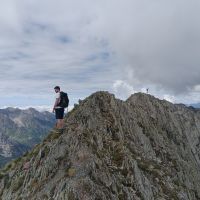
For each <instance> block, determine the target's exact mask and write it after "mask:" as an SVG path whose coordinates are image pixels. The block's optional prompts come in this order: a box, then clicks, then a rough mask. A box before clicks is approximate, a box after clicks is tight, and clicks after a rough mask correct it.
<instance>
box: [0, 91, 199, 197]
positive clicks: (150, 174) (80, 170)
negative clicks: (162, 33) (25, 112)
mask: <svg viewBox="0 0 200 200" xmlns="http://www.w3.org/2000/svg"><path fill="white" fill-rule="evenodd" d="M199 130H200V112H199V111H198V110H194V109H189V108H187V107H185V106H183V105H173V104H171V103H169V102H167V101H164V100H163V101H161V100H159V99H156V98H154V97H153V96H150V95H146V94H142V93H138V94H134V95H132V96H131V97H130V98H129V99H127V100H126V101H121V100H118V99H115V97H114V95H111V94H109V93H107V92H97V93H95V94H93V95H91V96H90V97H88V98H86V99H85V100H83V101H81V102H80V104H79V105H78V106H76V107H75V108H74V109H73V110H72V111H71V112H70V113H69V114H68V115H67V117H66V118H65V129H64V131H63V133H62V134H60V133H59V132H58V131H56V130H52V131H51V132H50V134H49V136H48V137H47V138H46V139H45V140H44V141H43V143H41V144H39V145H37V146H36V147H35V148H34V149H33V150H32V151H31V152H29V153H28V154H27V155H24V156H23V157H22V158H21V159H18V160H16V161H15V162H13V163H10V164H9V165H8V166H7V167H6V168H5V169H4V170H3V171H1V180H0V196H1V199H2V200H22V199H23V200H29V199H30V200H40V199H44V200H45V199H52V200H54V199H55V200H64V199H68V200H76V199H81V200H90V199H91V200H93V199H99V200H109V199H112V200H140V199H144V200H153V199H156V200H165V199H169V200H173V199H174V200H177V199H180V200H197V199H200V147H199V146H200V131H199ZM25 164H26V168H25V167H24V165H25Z"/></svg>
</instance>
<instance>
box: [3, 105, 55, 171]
mask: <svg viewBox="0 0 200 200" xmlns="http://www.w3.org/2000/svg"><path fill="white" fill-rule="evenodd" d="M54 124H55V119H54V115H53V114H52V113H50V112H47V111H45V112H39V111H37V110H35V109H33V108H29V109H27V110H21V109H18V108H11V107H9V108H6V109H0V167H1V166H2V165H4V164H5V163H7V162H8V161H10V160H11V159H13V158H16V157H18V156H20V155H22V154H23V153H25V152H26V151H27V150H29V149H31V148H32V147H33V146H34V145H36V144H37V143H39V142H41V140H42V139H43V138H44V137H45V136H46V135H47V133H48V131H49V130H50V129H51V128H52V127H53V126H54Z"/></svg>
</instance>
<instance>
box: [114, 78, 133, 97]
mask: <svg viewBox="0 0 200 200" xmlns="http://www.w3.org/2000/svg"><path fill="white" fill-rule="evenodd" d="M113 90H114V92H115V94H116V96H117V97H119V98H122V99H126V98H128V97H129V96H130V95H131V94H133V93H135V91H134V88H133V87H132V86H131V85H129V84H128V83H126V82H125V81H123V80H116V81H115V82H114V83H113Z"/></svg>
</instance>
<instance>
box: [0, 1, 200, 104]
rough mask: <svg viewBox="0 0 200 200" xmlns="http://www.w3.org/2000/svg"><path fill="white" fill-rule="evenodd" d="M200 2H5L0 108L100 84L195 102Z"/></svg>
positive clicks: (0, 17)
mask: <svg viewBox="0 0 200 200" xmlns="http://www.w3.org/2000/svg"><path fill="white" fill-rule="evenodd" d="M199 10H200V1H199V0H191V1H188V0H159V1H158V0H117V1H116V0H84V1H83V0H42V1H41V0H2V1H1V7H0V95H1V101H0V107H4V106H19V107H27V106H33V107H36V106H39V107H41V106H42V107H48V106H50V105H51V104H53V101H54V91H53V88H54V86H55V85H60V86H61V89H62V90H63V91H66V92H68V94H69V97H70V100H71V104H73V103H74V102H76V101H77V100H78V99H82V98H84V97H86V96H88V95H90V94H91V93H92V92H95V91H97V90H107V91H110V92H112V93H115V94H116V96H117V97H119V98H122V99H126V98H127V97H128V96H129V95H130V94H132V93H134V92H140V91H143V92H145V89H146V88H149V92H150V93H151V94H153V95H155V96H158V97H160V98H165V99H167V100H170V101H173V102H183V103H194V102H200V95H199V93H200V56H199V54H200V23H199V19H200V12H199Z"/></svg>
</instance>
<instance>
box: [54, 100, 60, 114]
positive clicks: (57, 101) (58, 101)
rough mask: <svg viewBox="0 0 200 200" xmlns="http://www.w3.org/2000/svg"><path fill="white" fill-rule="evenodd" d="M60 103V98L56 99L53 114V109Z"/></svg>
mask: <svg viewBox="0 0 200 200" xmlns="http://www.w3.org/2000/svg"><path fill="white" fill-rule="evenodd" d="M59 103H60V98H56V101H55V103H54V106H53V112H55V107H56V106H57V105H58V104H59Z"/></svg>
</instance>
